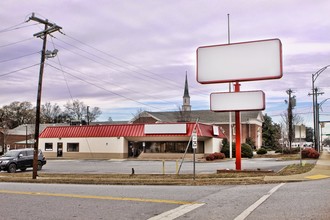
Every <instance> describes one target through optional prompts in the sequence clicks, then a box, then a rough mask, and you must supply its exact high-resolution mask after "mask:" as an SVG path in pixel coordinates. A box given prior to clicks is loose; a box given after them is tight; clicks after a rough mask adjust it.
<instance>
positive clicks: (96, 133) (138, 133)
mask: <svg viewBox="0 0 330 220" xmlns="http://www.w3.org/2000/svg"><path fill="white" fill-rule="evenodd" d="M186 125H187V133H186V134H145V133H144V124H120V125H118V124H116V125H86V126H58V127H57V126H51V127H47V128H46V129H45V130H44V131H43V132H42V133H41V134H40V136H39V137H40V138H74V137H149V136H190V135H191V133H192V132H193V129H194V127H195V123H187V124H186ZM197 135H198V136H200V137H218V138H223V137H224V135H223V134H221V133H220V135H218V136H215V135H213V128H212V125H205V124H198V126H197Z"/></svg>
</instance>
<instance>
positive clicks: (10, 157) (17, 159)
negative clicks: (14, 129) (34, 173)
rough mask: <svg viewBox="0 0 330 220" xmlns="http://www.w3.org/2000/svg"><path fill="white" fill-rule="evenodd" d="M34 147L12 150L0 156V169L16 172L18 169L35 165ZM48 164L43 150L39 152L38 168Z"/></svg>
mask: <svg viewBox="0 0 330 220" xmlns="http://www.w3.org/2000/svg"><path fill="white" fill-rule="evenodd" d="M33 153H34V149H33V148H25V149H18V150H10V151H8V152H6V153H5V154H4V155H3V156H2V157H0V171H1V170H5V171H7V172H8V173H15V172H16V170H17V169H20V170H21V171H25V170H26V168H29V167H33ZM45 164H46V158H45V157H44V155H43V153H42V152H41V150H39V153H38V170H41V169H42V166H43V165H45Z"/></svg>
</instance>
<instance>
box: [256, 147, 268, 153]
mask: <svg viewBox="0 0 330 220" xmlns="http://www.w3.org/2000/svg"><path fill="white" fill-rule="evenodd" d="M257 154H267V150H266V149H265V148H260V149H258V150H257Z"/></svg>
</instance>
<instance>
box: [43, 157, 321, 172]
mask: <svg viewBox="0 0 330 220" xmlns="http://www.w3.org/2000/svg"><path fill="white" fill-rule="evenodd" d="M307 162H308V163H315V162H316V160H308V161H307ZM180 163H181V160H178V161H161V160H151V161H145V160H48V161H47V164H46V165H45V166H44V167H43V169H42V170H41V171H40V172H46V173H97V174H99V173H121V174H130V173H131V172H132V168H134V172H135V174H163V173H165V174H175V173H176V171H177V170H178V168H179V167H180ZM298 163H300V161H299V160H278V159H275V158H254V159H242V170H244V169H253V170H257V169H260V170H274V171H275V172H277V171H279V170H280V169H282V168H283V167H285V166H287V165H289V164H298ZM195 167H196V173H215V172H216V170H217V169H235V159H226V160H220V161H216V162H204V161H203V162H196V163H195ZM180 173H182V174H188V173H193V162H192V161H186V162H184V163H183V164H182V166H181V169H180Z"/></svg>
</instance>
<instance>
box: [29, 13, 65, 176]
mask: <svg viewBox="0 0 330 220" xmlns="http://www.w3.org/2000/svg"><path fill="white" fill-rule="evenodd" d="M30 20H32V21H36V22H39V23H41V24H44V25H45V28H44V30H43V31H41V32H38V33H36V34H34V35H33V36H34V37H39V38H41V39H43V43H42V51H41V61H40V70H39V82H38V93H37V105H36V124H35V131H34V140H35V143H34V154H33V173H32V179H36V178H37V176H38V174H37V172H38V154H39V148H38V145H39V126H40V103H41V91H42V78H43V73H44V64H45V59H46V58H48V57H54V56H55V55H56V54H54V53H49V54H47V57H46V44H47V35H48V34H50V33H53V32H55V31H59V30H60V29H62V28H61V27H60V26H58V25H56V24H54V23H50V22H48V20H47V19H46V20H43V19H41V18H37V17H35V16H34V13H32V16H31V17H30V18H29V20H28V21H30ZM56 52H57V51H56Z"/></svg>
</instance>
